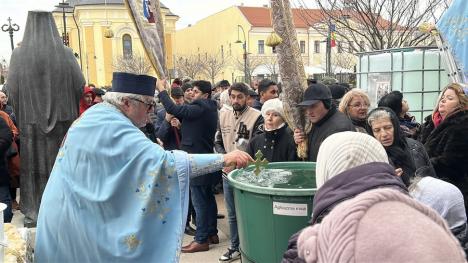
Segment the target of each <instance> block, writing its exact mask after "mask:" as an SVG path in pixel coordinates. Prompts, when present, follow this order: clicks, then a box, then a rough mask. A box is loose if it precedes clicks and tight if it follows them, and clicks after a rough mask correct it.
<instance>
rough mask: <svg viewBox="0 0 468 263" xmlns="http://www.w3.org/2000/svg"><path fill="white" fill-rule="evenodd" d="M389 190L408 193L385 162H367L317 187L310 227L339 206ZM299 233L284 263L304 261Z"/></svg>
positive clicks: (290, 242)
mask: <svg viewBox="0 0 468 263" xmlns="http://www.w3.org/2000/svg"><path fill="white" fill-rule="evenodd" d="M381 187H388V188H392V189H395V190H398V191H400V192H403V193H406V194H407V193H408V189H407V188H406V186H405V184H404V183H403V181H402V180H401V179H400V178H399V177H397V176H396V175H395V169H394V168H393V167H392V166H391V165H390V164H387V163H377V162H375V163H368V164H364V165H361V166H357V167H354V168H352V169H349V170H347V171H345V172H342V173H340V174H338V175H336V176H334V177H332V178H331V179H330V180H328V181H326V182H325V184H324V185H323V186H322V187H320V188H319V189H318V191H317V193H316V194H315V197H314V208H313V211H312V219H311V221H310V222H309V224H310V225H313V224H316V223H320V222H321V220H322V219H323V218H324V217H325V216H326V215H327V214H328V213H330V211H331V210H332V209H333V208H334V207H335V206H336V205H338V204H339V203H341V202H343V201H345V200H348V199H351V198H353V197H355V196H356V195H358V194H360V193H363V192H365V191H368V190H371V189H376V188H381ZM301 231H302V230H300V231H299V232H298V233H296V234H294V235H292V236H291V238H290V239H289V242H288V249H287V251H286V252H285V253H284V255H283V260H282V262H283V263H293V262H295V263H299V262H304V261H302V260H301V259H299V258H298V255H297V238H298V237H299V234H300V232H301Z"/></svg>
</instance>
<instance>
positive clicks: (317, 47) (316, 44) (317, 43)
mask: <svg viewBox="0 0 468 263" xmlns="http://www.w3.org/2000/svg"><path fill="white" fill-rule="evenodd" d="M314 53H320V41H318V40H315V41H314Z"/></svg>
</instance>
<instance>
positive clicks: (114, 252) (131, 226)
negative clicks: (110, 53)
mask: <svg viewBox="0 0 468 263" xmlns="http://www.w3.org/2000/svg"><path fill="white" fill-rule="evenodd" d="M155 86H156V79H155V78H153V77H150V76H145V75H134V74H129V73H121V72H116V73H114V75H113V81H112V92H108V93H106V95H104V97H103V99H104V102H103V103H99V104H97V105H95V106H93V107H91V108H90V109H89V110H87V111H86V112H85V113H83V115H81V117H80V118H79V119H77V120H76V121H75V122H74V123H73V125H72V126H71V127H70V129H69V130H68V133H67V135H66V138H65V139H64V141H63V143H62V146H61V148H60V150H59V152H58V155H57V158H56V161H55V164H54V168H53V170H52V173H51V175H50V178H49V182H48V183H47V186H46V189H45V191H44V195H43V198H42V203H41V207H40V210H39V219H38V226H37V237H36V248H35V260H36V262H122V261H125V262H178V260H179V253H180V247H181V242H182V237H183V233H184V227H185V220H186V218H187V216H186V215H187V206H188V186H189V181H190V178H193V177H195V176H197V175H204V174H207V173H210V172H214V171H217V170H220V169H222V168H223V166H228V165H236V166H237V167H243V166H246V165H247V163H248V162H250V161H252V159H251V158H250V156H249V155H248V154H247V153H244V152H241V151H234V152H231V153H229V154H225V155H220V154H187V153H185V152H182V151H165V150H164V149H163V148H161V147H160V146H159V145H157V144H155V143H153V142H151V141H150V140H149V139H147V138H146V136H145V135H144V133H143V132H141V131H140V130H139V129H138V128H139V127H142V126H144V125H145V124H146V116H147V114H148V113H149V112H151V111H153V108H154V104H155V103H154V100H153V98H154V97H153V96H154V91H155Z"/></svg>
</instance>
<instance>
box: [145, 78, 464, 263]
mask: <svg viewBox="0 0 468 263" xmlns="http://www.w3.org/2000/svg"><path fill="white" fill-rule="evenodd" d="M168 85H169V84H164V81H159V82H158V85H157V86H158V91H159V94H158V98H159V100H160V101H161V103H162V106H163V107H162V109H160V110H159V111H158V114H157V115H158V116H159V118H157V119H159V122H157V123H159V124H158V125H155V126H154V129H155V131H160V132H159V133H158V132H157V134H158V135H157V136H155V137H156V138H159V139H160V141H159V143H161V144H162V145H163V146H164V147H165V148H167V149H173V147H174V146H176V149H183V150H185V151H188V152H192V153H195V152H198V153H202V152H203V153H207V152H213V149H214V151H215V152H217V153H229V152H231V151H234V150H242V151H246V152H247V153H249V155H250V156H251V157H252V158H255V153H256V152H257V151H261V152H262V153H263V156H265V158H266V159H267V160H268V161H269V162H281V161H301V159H300V158H299V157H298V156H297V152H296V147H297V145H298V144H299V143H301V142H303V141H304V140H307V144H308V155H307V158H306V159H305V161H313V162H317V175H316V180H317V188H318V189H319V191H318V193H317V196H316V198H315V200H314V213H313V218H312V220H311V225H314V224H316V223H318V222H320V221H321V219H322V218H323V217H325V215H327V214H328V213H329V212H330V211H331V209H332V208H333V207H335V205H336V204H337V201H338V200H339V201H342V200H344V199H350V198H352V197H354V196H357V195H359V194H360V193H363V192H365V191H368V190H372V189H375V188H380V187H382V186H390V188H396V190H398V191H399V192H402V193H404V194H405V195H407V196H412V197H413V198H414V199H415V200H417V201H418V202H420V203H423V204H425V205H427V206H429V207H431V208H432V209H434V210H435V211H437V212H438V213H439V215H440V216H441V217H442V218H444V219H445V220H446V222H448V225H449V229H450V230H451V231H452V233H453V234H454V235H455V236H457V237H458V239H459V241H460V243H461V245H462V246H463V247H464V248H465V249H468V245H467V237H466V231H467V229H466V221H467V220H466V207H468V206H467V205H468V204H467V203H466V202H467V198H468V197H467V193H468V187H467V186H466V182H467V180H468V163H467V162H466V160H468V140H466V137H465V135H464V134H466V132H467V131H468V98H467V94H466V93H465V91H464V89H463V85H460V84H457V83H453V84H450V85H448V86H446V87H445V88H444V89H443V90H442V91H441V93H440V96H439V98H438V100H437V102H436V104H435V107H434V110H433V114H432V115H431V116H428V117H427V118H426V119H425V122H424V123H423V124H419V123H418V122H416V120H415V118H414V117H413V116H411V115H410V114H409V105H408V102H407V101H406V100H405V99H404V96H403V94H402V93H401V92H399V91H393V92H391V93H389V94H387V95H385V96H383V97H382V98H381V99H380V100H379V101H378V102H377V105H376V106H377V107H376V108H374V109H372V110H371V109H370V107H371V105H370V104H371V103H370V98H369V97H368V95H367V94H366V92H364V91H363V90H360V89H350V88H349V85H346V84H336V83H335V84H331V85H325V84H322V83H320V82H317V81H315V80H309V87H308V88H307V89H306V90H305V93H304V96H303V101H302V102H301V103H299V105H298V106H299V107H301V108H302V109H303V110H304V111H303V112H304V114H305V117H306V118H308V119H309V120H310V121H311V122H312V124H313V126H312V129H311V130H310V131H307V132H306V131H302V130H300V129H294V130H293V129H292V128H291V127H289V126H288V124H287V123H286V121H285V120H286V118H285V112H284V108H283V104H282V101H281V96H280V93H281V84H280V83H276V82H274V81H272V80H269V79H263V80H254V81H253V82H252V83H250V86H249V85H248V84H247V83H233V84H232V85H231V84H230V83H229V82H228V81H226V80H223V81H221V82H219V83H217V84H216V85H215V86H214V87H212V86H211V84H210V83H208V82H205V81H179V80H176V81H174V82H173V84H172V98H173V101H174V102H173V101H171V99H170V96H169V94H168V93H167V91H166V89H168V87H169V86H168ZM179 89H182V91H180V90H179ZM182 97H183V100H182ZM216 106H217V110H215V109H216ZM161 112H164V114H162V113H161ZM162 116H164V118H162ZM215 120H217V123H216V121H215ZM164 126H166V127H165V128H163V129H162V127H164ZM169 126H171V127H172V129H168V127H169ZM161 129H162V130H161ZM162 131H164V132H162ZM350 132H352V133H350ZM334 134H345V135H346V136H345V135H342V136H344V138H345V139H344V140H343V141H342V142H343V143H342V144H341V145H340V147H339V148H337V149H338V150H337V151H339V153H338V152H336V153H334V154H331V153H328V154H327V155H324V154H323V153H322V157H321V156H320V152H321V151H325V150H323V149H322V148H323V147H321V146H322V144H323V143H324V142H325V141H326V140H327V138H329V137H331V136H332V135H334ZM357 134H365V135H366V136H364V139H363V141H366V142H365V143H361V142H360V139H359V138H360V137H359V136H358V135H357ZM175 135H177V136H175ZM356 136H358V137H356ZM169 138H171V139H169ZM175 142H176V143H175ZM334 142H335V143H336V142H337V140H336V139H335V140H334ZM348 143H350V144H349V145H347V144H348ZM360 144H365V145H360ZM376 144H379V145H378V147H377V146H376ZM370 145H374V146H375V147H371V148H370V149H366V147H368V146H370ZM348 150H349V151H348ZM366 154H367V156H366ZM374 154H375V155H378V157H375V156H372V155H374ZM363 155H364V156H363ZM370 157H372V158H371V159H366V158H370ZM374 157H375V158H374ZM360 158H364V160H362V162H361V161H357V162H356V160H357V159H360ZM303 160H304V159H303ZM331 163H333V165H331ZM323 164H327V166H328V167H327V168H324V166H323ZM326 169H331V170H326ZM232 170H233V167H224V168H223V170H222V172H221V173H218V174H216V173H215V174H213V175H214V176H211V177H210V179H211V180H205V181H204V182H203V183H198V181H195V182H192V183H191V185H190V189H191V199H192V200H191V203H192V204H193V208H194V209H193V210H191V215H192V224H194V225H196V231H195V237H194V240H193V242H191V243H189V244H187V245H185V246H183V247H182V252H183V253H195V252H199V251H207V250H209V247H210V245H211V244H217V243H218V242H219V238H218V236H217V230H216V229H217V226H216V216H217V209H216V203H215V201H214V197H213V195H214V189H215V185H216V184H219V180H222V187H223V192H224V198H225V205H226V209H227V213H228V215H227V219H228V223H229V230H230V246H229V248H228V250H227V251H226V253H224V254H223V255H221V257H220V258H219V261H220V262H227V261H231V260H233V259H236V258H238V257H239V256H240V252H239V236H238V230H237V218H236V212H235V204H234V197H233V189H232V187H231V186H230V185H229V183H228V182H227V178H226V175H227V174H228V173H229V172H230V171H232ZM338 174H339V175H342V174H347V175H343V176H340V177H337V178H343V179H342V180H339V181H337V182H336V181H333V180H331V182H334V183H333V185H332V186H330V188H328V187H327V181H328V180H329V179H330V178H331V177H333V176H335V175H338ZM220 178H222V179H220ZM336 180H338V179H336ZM349 184H352V185H354V188H355V190H353V191H351V192H349V191H343V193H342V194H341V195H343V194H344V195H346V196H341V195H340V194H338V196H340V198H339V199H338V200H337V201H334V202H333V203H328V204H324V205H322V204H321V202H320V200H321V199H322V198H323V199H324V200H327V201H330V199H327V198H324V197H323V196H322V192H325V193H327V190H326V189H333V190H332V192H333V193H329V194H332V195H333V194H336V192H337V191H338V192H339V190H337V189H339V188H340V187H344V186H345V185H346V187H348V186H349ZM322 187H324V188H322ZM319 209H320V210H319ZM316 210H317V211H316ZM218 216H219V215H218ZM189 217H190V216H189ZM189 221H190V218H187V228H186V230H187V229H191V228H192V227H191V225H190V223H189ZM187 233H188V232H187ZM293 239H294V238H293ZM293 243H294V242H293ZM293 247H294V246H293ZM288 251H289V250H288ZM295 255H296V256H297V257H299V256H298V255H297V254H295ZM285 258H287V253H286V254H285Z"/></svg>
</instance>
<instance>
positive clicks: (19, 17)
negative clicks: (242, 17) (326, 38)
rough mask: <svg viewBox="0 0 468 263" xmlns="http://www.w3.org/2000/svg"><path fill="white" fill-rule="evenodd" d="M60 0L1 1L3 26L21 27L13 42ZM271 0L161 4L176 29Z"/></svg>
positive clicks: (3, 49) (4, 52)
mask: <svg viewBox="0 0 468 263" xmlns="http://www.w3.org/2000/svg"><path fill="white" fill-rule="evenodd" d="M60 1H61V0H0V26H1V25H3V24H6V23H8V21H7V19H8V17H11V19H12V21H13V23H16V24H18V25H19V26H20V30H19V31H18V32H14V34H13V37H14V42H15V45H16V43H17V42H19V41H21V39H22V38H23V32H24V27H25V24H26V18H27V15H28V11H29V10H38V9H39V10H46V11H52V10H53V9H54V6H55V5H58V3H59V2H60ZM268 2H269V1H268V0H202V1H200V0H166V1H162V3H163V4H164V5H166V6H167V7H169V8H170V9H171V11H172V12H173V13H175V14H177V15H178V16H179V17H180V19H179V21H178V23H177V28H183V27H186V26H187V25H188V24H195V23H196V21H198V20H200V19H202V18H204V17H207V16H209V15H211V14H214V13H216V12H218V11H221V10H223V9H226V8H228V7H230V6H233V5H240V4H241V3H243V4H244V5H245V6H262V5H264V4H268ZM10 56H11V47H10V36H9V34H8V32H2V31H0V60H3V59H6V60H7V61H9V59H10Z"/></svg>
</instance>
